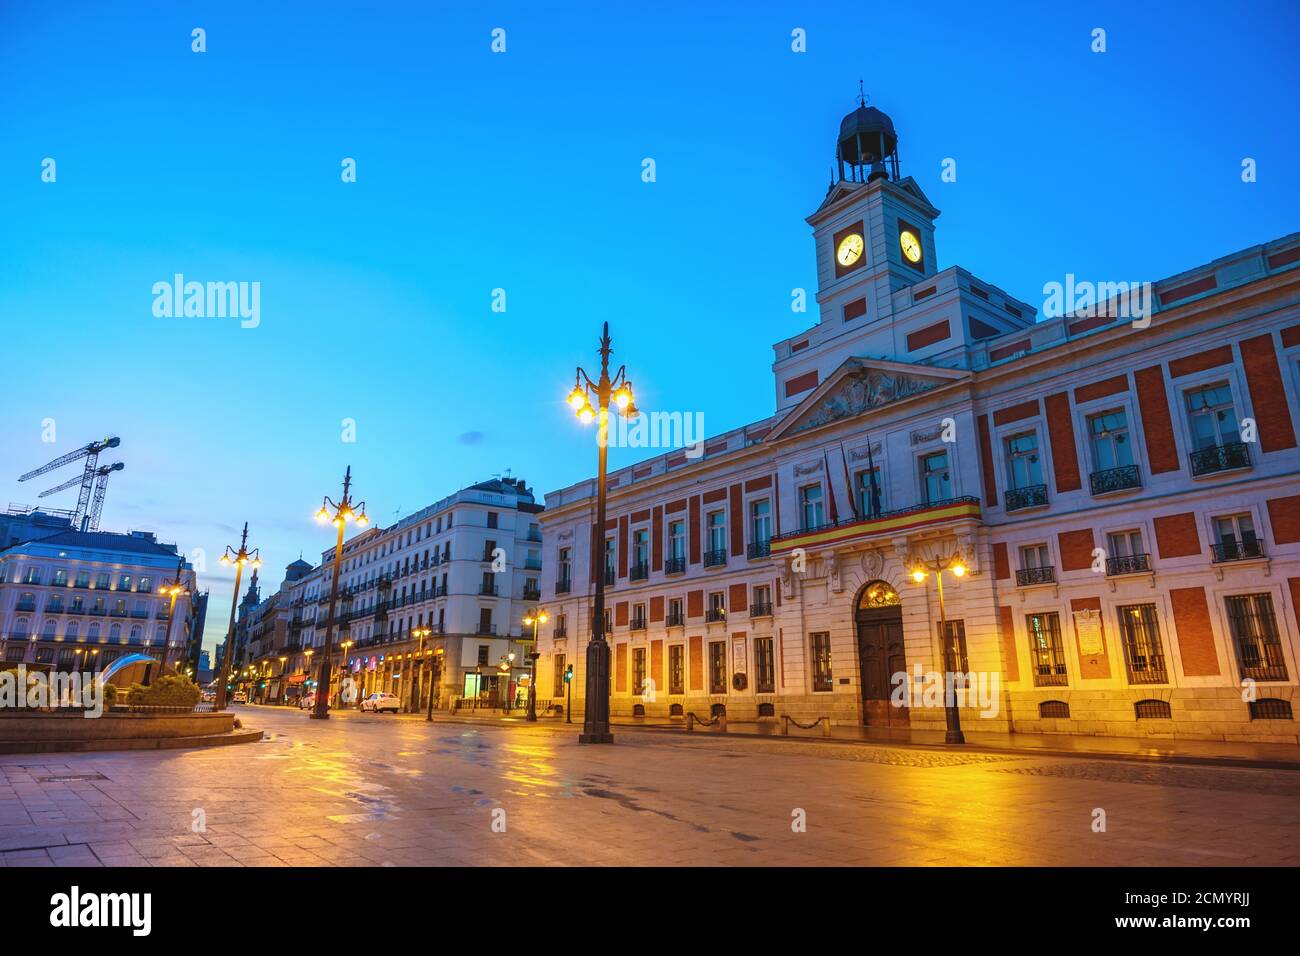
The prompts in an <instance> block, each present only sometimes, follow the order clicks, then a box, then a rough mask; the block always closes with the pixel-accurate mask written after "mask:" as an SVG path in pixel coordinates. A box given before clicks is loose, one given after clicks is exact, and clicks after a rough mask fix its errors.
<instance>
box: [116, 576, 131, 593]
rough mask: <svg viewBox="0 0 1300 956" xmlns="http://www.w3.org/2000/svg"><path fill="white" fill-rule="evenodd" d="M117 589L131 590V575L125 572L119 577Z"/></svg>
mask: <svg viewBox="0 0 1300 956" xmlns="http://www.w3.org/2000/svg"><path fill="white" fill-rule="evenodd" d="M117 589H118V590H119V591H129V590H131V575H129V574H123V575H121V576H120V577H119V578H118V579H117Z"/></svg>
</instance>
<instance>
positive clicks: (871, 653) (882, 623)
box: [857, 605, 909, 727]
mask: <svg viewBox="0 0 1300 956" xmlns="http://www.w3.org/2000/svg"><path fill="white" fill-rule="evenodd" d="M857 627H858V662H859V665H860V667H861V670H862V722H863V723H864V724H867V725H868V726H871V727H906V726H907V725H908V722H909V721H908V711H907V708H906V707H895V706H894V705H893V704H892V703H891V702H890V697H891V696H892V695H893V693H894V688H895V686H896V684H895V680H894V675H895V674H899V673H902V674H904V675H905V674H906V673H907V657H906V655H905V654H904V650H903V610H902V608H900V607H898V606H896V605H895V606H893V607H883V608H869V609H867V608H860V609H859V610H858V612H857Z"/></svg>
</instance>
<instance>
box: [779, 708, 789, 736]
mask: <svg viewBox="0 0 1300 956" xmlns="http://www.w3.org/2000/svg"><path fill="white" fill-rule="evenodd" d="M781 736H782V737H789V736H790V715H789V714H782V715H781Z"/></svg>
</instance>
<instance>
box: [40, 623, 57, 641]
mask: <svg viewBox="0 0 1300 956" xmlns="http://www.w3.org/2000/svg"><path fill="white" fill-rule="evenodd" d="M57 627H58V623H57V622H56V621H55V620H54V618H49V619H48V620H46V622H45V626H44V627H42V628H41V637H43V638H44V639H45V640H47V641H52V640H54V632H55V630H56V628H57Z"/></svg>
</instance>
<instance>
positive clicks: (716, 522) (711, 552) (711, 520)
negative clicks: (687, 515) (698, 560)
mask: <svg viewBox="0 0 1300 956" xmlns="http://www.w3.org/2000/svg"><path fill="white" fill-rule="evenodd" d="M705 527H706V529H707V530H708V542H709V548H708V551H707V552H706V553H705V555H704V566H705V567H706V568H709V567H717V566H718V565H720V564H726V563H727V513H726V512H725V511H710V512H709V513H708V515H706V516H705Z"/></svg>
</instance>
